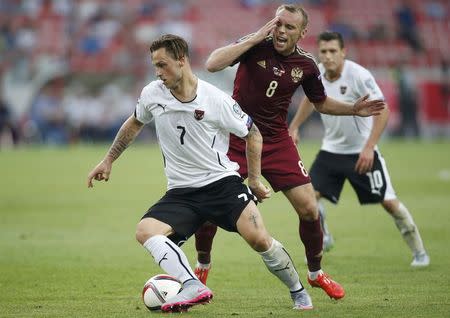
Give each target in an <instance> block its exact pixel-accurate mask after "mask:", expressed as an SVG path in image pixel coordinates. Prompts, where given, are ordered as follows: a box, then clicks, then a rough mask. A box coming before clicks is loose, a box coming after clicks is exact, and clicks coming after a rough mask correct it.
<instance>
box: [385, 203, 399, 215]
mask: <svg viewBox="0 0 450 318" xmlns="http://www.w3.org/2000/svg"><path fill="white" fill-rule="evenodd" d="M399 204H400V202H399V201H398V200H384V201H383V202H382V203H381V205H382V206H383V208H384V209H385V210H386V211H387V212H388V213H390V214H394V213H395V212H396V211H397V210H398V206H399Z"/></svg>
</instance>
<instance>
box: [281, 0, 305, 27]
mask: <svg viewBox="0 0 450 318" xmlns="http://www.w3.org/2000/svg"><path fill="white" fill-rule="evenodd" d="M281 10H286V11H289V12H291V13H299V14H301V15H302V17H303V22H302V24H301V25H300V27H301V28H302V30H304V29H306V27H307V26H308V13H306V11H305V9H303V7H302V6H300V5H296V4H282V5H281V6H279V7H278V8H277V11H276V13H278V12H280V11H281Z"/></svg>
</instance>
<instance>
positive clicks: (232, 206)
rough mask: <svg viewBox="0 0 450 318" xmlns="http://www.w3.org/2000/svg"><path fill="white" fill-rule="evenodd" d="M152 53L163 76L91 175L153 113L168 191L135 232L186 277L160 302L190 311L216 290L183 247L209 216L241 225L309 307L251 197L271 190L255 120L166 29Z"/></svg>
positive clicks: (106, 171)
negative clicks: (202, 75) (234, 139)
mask: <svg viewBox="0 0 450 318" xmlns="http://www.w3.org/2000/svg"><path fill="white" fill-rule="evenodd" d="M150 53H151V57H152V63H153V65H154V67H155V69H156V75H157V77H158V78H159V79H158V80H156V81H153V82H151V83H150V84H148V85H147V86H146V87H144V89H143V90H142V93H141V96H140V98H139V101H138V103H137V105H136V110H135V112H134V114H133V115H132V116H130V117H129V118H128V119H127V120H126V121H125V123H124V124H123V125H122V127H121V128H120V130H119V132H118V133H117V136H116V138H115V140H114V142H113V144H112V145H111V147H110V149H109V151H108V152H107V154H106V156H105V157H104V159H103V160H102V161H101V162H100V163H99V164H98V165H97V166H96V167H95V168H94V169H93V170H92V171H91V172H90V173H89V175H88V187H92V186H93V183H92V182H93V180H94V179H95V180H97V181H101V180H105V181H108V179H109V176H110V173H111V168H112V163H113V162H114V161H115V160H116V159H117V158H118V157H119V156H120V155H121V153H122V152H123V151H124V150H125V149H126V148H127V147H128V145H130V144H131V143H132V142H133V140H134V139H135V137H136V136H137V135H138V134H139V132H140V131H141V129H142V127H143V126H144V125H145V124H147V123H149V122H150V121H151V120H155V124H156V132H157V136H158V141H159V144H160V147H161V150H162V153H163V156H164V170H165V173H166V176H167V179H168V191H167V192H166V194H165V195H164V196H163V197H162V198H161V199H160V200H159V201H158V202H157V203H156V204H154V205H153V206H151V207H150V208H149V210H148V211H147V213H146V214H145V215H144V216H143V217H142V219H141V221H140V222H139V224H138V225H137V230H136V239H137V240H138V241H139V243H141V244H142V245H143V246H144V248H145V249H147V250H148V251H149V252H150V254H151V255H152V256H153V258H154V260H155V262H156V263H157V264H158V265H159V266H160V267H161V268H162V269H163V270H164V271H166V272H167V273H168V274H169V275H171V276H174V277H176V278H177V279H178V280H179V281H181V282H182V283H183V290H182V291H181V292H180V293H179V294H178V295H176V296H174V297H172V298H170V299H168V300H167V301H166V303H164V304H163V305H162V306H161V310H162V311H164V312H179V311H185V310H187V309H188V308H189V307H191V306H194V305H197V304H202V303H206V302H209V300H210V299H211V298H212V296H213V294H212V292H211V290H210V289H209V288H208V287H206V286H205V285H204V284H202V283H201V282H200V281H199V280H198V279H197V277H196V276H195V274H194V272H193V270H192V268H191V266H190V265H189V263H188V260H187V258H186V256H185V254H184V253H183V251H182V250H181V249H180V247H179V245H181V243H183V242H184V241H186V240H187V239H188V238H189V237H190V236H191V235H192V234H194V233H195V231H196V230H197V228H198V227H200V226H201V225H202V224H203V223H204V222H205V221H210V222H213V223H215V224H217V225H218V226H220V227H222V228H223V229H225V230H228V231H231V232H238V233H239V234H240V235H241V236H242V237H243V238H244V240H245V241H246V242H247V243H248V244H249V245H250V246H251V247H252V248H253V249H254V250H255V251H257V252H258V253H259V254H260V255H261V257H262V259H263V261H264V263H265V265H266V266H267V268H268V269H269V271H270V272H271V273H272V274H274V275H275V276H277V277H278V278H279V279H280V280H281V281H282V282H283V283H284V284H285V285H286V286H287V287H288V288H289V290H290V294H291V298H292V300H293V301H294V309H301V310H306V309H312V303H311V298H310V297H309V295H308V293H307V292H306V290H305V289H304V287H303V285H302V284H301V282H300V280H299V277H298V273H297V271H296V270H295V267H294V264H293V263H292V261H291V259H290V257H289V254H288V253H287V252H286V250H285V249H284V248H283V245H282V244H281V243H279V242H278V241H276V240H275V239H273V238H272V237H271V236H270V235H269V234H268V232H267V231H266V229H265V227H264V223H263V220H262V217H261V214H260V212H259V211H258V209H257V207H256V204H255V202H254V201H255V200H256V199H258V200H260V201H262V200H263V199H265V198H268V197H269V196H270V190H269V189H268V188H267V187H266V186H265V185H263V184H262V183H261V179H260V176H261V148H262V137H261V134H260V133H259V130H258V128H257V127H256V125H254V124H253V121H252V119H251V118H250V117H249V116H248V115H247V114H245V113H244V112H243V111H242V110H241V108H240V106H239V105H238V104H237V103H236V102H235V101H234V100H233V99H232V98H231V97H230V96H228V95H227V94H225V93H224V92H222V91H220V90H219V89H218V88H216V87H214V86H213V85H211V84H209V83H207V82H205V81H202V80H201V79H198V78H197V77H196V76H195V75H194V73H193V72H192V70H191V67H190V63H189V56H188V45H187V43H186V41H185V40H184V39H182V38H180V37H178V36H175V35H163V36H161V37H160V38H158V39H157V40H155V41H154V42H153V43H152V44H151V46H150ZM230 133H233V134H235V135H236V136H239V137H241V138H243V139H245V141H246V142H247V147H246V154H247V160H248V166H249V177H248V185H249V186H248V187H247V186H246V185H245V184H243V183H242V178H241V177H240V175H239V174H238V173H237V171H236V170H237V169H238V166H237V164H236V163H235V162H232V161H230V160H229V159H228V157H227V155H226V153H227V150H228V140H229V134H230ZM249 188H250V189H251V190H250V189H249Z"/></svg>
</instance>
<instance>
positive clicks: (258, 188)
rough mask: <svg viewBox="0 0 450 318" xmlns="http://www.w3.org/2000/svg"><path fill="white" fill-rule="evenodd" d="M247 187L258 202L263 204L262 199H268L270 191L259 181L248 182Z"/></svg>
mask: <svg viewBox="0 0 450 318" xmlns="http://www.w3.org/2000/svg"><path fill="white" fill-rule="evenodd" d="M248 187H249V188H250V190H252V193H253V194H254V195H255V196H256V198H257V199H258V202H263V201H264V199H268V198H270V196H271V193H270V189H269V188H268V187H266V186H265V185H264V184H263V183H262V182H261V181H260V180H259V179H258V180H254V181H252V180H249V181H248Z"/></svg>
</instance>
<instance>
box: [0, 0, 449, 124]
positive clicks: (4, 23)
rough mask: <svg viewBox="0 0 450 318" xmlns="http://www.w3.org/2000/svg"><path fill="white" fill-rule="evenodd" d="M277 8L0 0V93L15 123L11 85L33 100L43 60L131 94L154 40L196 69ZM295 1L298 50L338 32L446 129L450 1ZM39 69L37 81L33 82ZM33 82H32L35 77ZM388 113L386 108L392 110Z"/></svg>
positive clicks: (23, 108) (145, 74)
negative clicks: (411, 89) (405, 71)
mask: <svg viewBox="0 0 450 318" xmlns="http://www.w3.org/2000/svg"><path fill="white" fill-rule="evenodd" d="M287 2H289V1H287ZM281 3H283V1H267V0H259V1H243V0H229V1H211V0H187V1H181V0H173V1H168V2H167V1H163V0H150V1H149V0H128V1H120V0H112V1H106V0H80V1H75V0H33V1H28V0H3V1H1V2H0V72H1V74H2V81H3V85H2V87H3V90H4V91H5V92H4V94H3V96H4V98H6V99H7V101H8V103H9V104H10V105H12V107H13V113H15V115H16V117H17V118H18V119H20V118H21V116H22V115H23V114H24V113H25V112H27V110H28V109H29V107H30V104H31V101H30V100H29V98H22V99H21V98H15V96H17V92H16V91H15V90H14V89H12V90H11V88H14V87H17V89H19V88H20V90H22V91H23V90H24V89H26V88H24V87H27V84H30V85H28V87H29V91H28V92H24V93H23V94H24V95H26V96H28V95H36V94H35V93H34V92H35V91H38V90H39V89H40V88H41V87H42V85H44V84H45V78H47V79H50V78H51V77H52V75H51V73H52V72H50V71H48V70H47V69H46V66H45V65H48V63H47V64H45V65H44V64H42V62H41V61H42V60H46V61H48V60H49V59H50V60H52V61H57V62H58V65H63V68H64V72H65V73H66V75H67V76H69V77H70V79H71V80H72V79H74V78H75V79H77V78H79V77H82V78H86V76H87V77H89V76H90V77H101V78H103V85H106V84H107V83H106V82H107V81H108V80H119V79H120V78H121V77H128V78H131V81H132V85H128V86H127V87H126V88H124V89H126V90H127V91H128V93H131V94H133V95H135V96H136V95H137V94H138V92H136V90H137V88H136V87H142V86H143V84H144V83H145V82H148V80H149V79H150V78H151V76H152V67H151V66H150V65H149V60H148V51H147V47H148V44H149V43H150V41H151V40H152V39H153V38H154V37H156V36H157V35H159V34H161V33H165V32H177V33H179V34H180V35H182V36H183V37H185V38H186V39H187V40H188V41H189V42H190V44H191V51H192V53H191V55H192V62H193V65H194V66H195V67H196V68H197V69H198V70H201V69H203V64H204V62H205V60H206V58H207V56H208V55H209V53H210V52H211V51H212V50H214V49H215V48H217V47H219V46H223V45H226V44H228V43H232V42H234V41H236V40H237V39H238V38H240V37H241V36H244V35H246V34H248V33H251V32H254V31H256V30H257V29H258V28H259V27H260V26H262V25H263V24H265V23H266V22H267V21H268V20H269V19H270V18H271V17H272V16H273V14H274V11H275V9H276V8H277V6H278V5H280V4H281ZM301 3H302V4H303V5H304V6H305V8H306V10H307V12H308V14H309V18H310V23H309V30H308V35H307V38H306V39H304V40H303V42H302V43H301V46H302V47H303V48H304V49H305V50H307V51H311V52H313V53H315V51H316V45H315V37H316V35H317V34H319V33H320V32H322V31H324V30H326V29H335V30H339V31H341V32H342V33H344V36H345V40H346V45H347V48H348V53H349V54H348V55H349V58H351V59H354V60H355V61H357V62H359V63H360V64H362V65H364V66H365V67H367V68H370V69H371V70H374V71H375V72H376V73H377V74H378V80H379V81H380V82H381V83H391V84H389V85H387V87H390V88H392V89H389V92H391V91H395V82H394V81H393V78H392V76H391V73H392V72H391V70H392V69H393V68H394V67H395V66H396V65H398V64H401V63H403V64H404V63H406V64H407V65H409V67H410V68H411V69H412V70H413V71H414V72H415V74H416V75H417V79H418V81H419V83H418V84H419V86H418V87H419V92H420V95H421V96H422V97H421V99H420V100H421V101H422V102H423V103H421V106H420V107H421V110H422V112H423V113H424V114H425V115H424V116H422V120H423V121H424V123H425V124H426V123H427V122H432V121H436V120H439V121H440V122H442V120H441V119H442V118H446V119H445V120H444V121H443V122H445V123H446V124H448V122H449V119H448V98H449V97H448V93H443V94H441V95H442V96H441V95H438V94H437V93H436V87H435V86H436V85H438V86H440V87H441V91H446V88H445V87H447V86H448V85H449V83H450V80H449V79H448V76H449V75H448V69H445V67H443V65H448V60H446V59H448V57H447V56H448V52H449V50H450V41H449V37H448V34H449V33H450V19H449V10H450V2H449V1H447V0H423V1H421V0H409V1H403V0H379V1H373V0H360V1H353V0H309V1H308V0H304V1H301ZM404 4H406V5H408V6H409V8H410V9H411V10H412V12H413V13H414V15H413V18H414V21H415V23H416V30H417V38H418V41H420V43H419V44H420V45H421V46H422V47H421V48H419V49H417V47H416V48H415V47H413V46H411V43H410V42H408V41H407V40H405V39H404V38H401V37H399V36H398V32H399V27H398V20H397V18H398V16H397V12H398V11H397V10H398V8H399V6H400V5H404ZM412 31H413V30H412ZM43 57H45V58H44V59H43ZM40 73H45V74H46V75H45V76H42V74H41V76H40V77H39V75H40ZM60 73H61V72H56V75H55V76H61V74H60ZM36 76H37V77H38V78H39V81H36V80H35V79H36ZM220 76H221V75H220V74H218V75H217V77H220ZM105 79H106V80H105ZM99 81H100V82H101V81H102V80H99ZM218 81H220V80H218ZM5 82H6V83H5ZM91 82H92V81H87V83H88V84H87V85H92V84H91ZM94 82H95V81H94ZM97 82H98V81H97ZM36 83H38V84H36ZM33 85H34V86H33ZM382 85H384V84H382ZM5 87H7V88H8V90H5ZM442 87H444V88H442ZM27 94H28V95H27ZM386 94H387V95H388V96H389V97H387V99H388V101H389V102H390V104H391V105H395V103H396V101H395V98H396V96H395V94H391V93H389V94H388V93H386ZM430 101H431V102H430ZM438 104H439V105H438ZM436 105H437V106H436ZM130 107H131V108H132V106H130ZM434 107H441V108H443V109H445V110H446V111H442V109H441V108H439V109H435V108H434ZM393 109H394V112H395V109H396V108H395V107H394V108H393ZM394 118H395V115H394Z"/></svg>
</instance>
